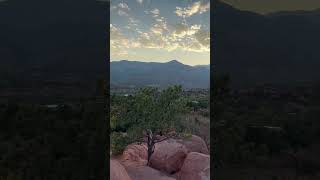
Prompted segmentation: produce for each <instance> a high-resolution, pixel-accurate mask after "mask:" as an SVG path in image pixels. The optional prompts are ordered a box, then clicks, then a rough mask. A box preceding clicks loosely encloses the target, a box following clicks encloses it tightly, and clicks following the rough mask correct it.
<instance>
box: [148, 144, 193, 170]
mask: <svg viewBox="0 0 320 180" xmlns="http://www.w3.org/2000/svg"><path fill="white" fill-rule="evenodd" d="M187 153H188V150H187V148H186V147H185V146H184V145H183V144H181V143H178V142H177V141H176V140H174V139H168V140H166V141H163V142H160V143H157V144H156V145H155V150H154V153H153V154H152V156H151V160H150V166H151V167H153V168H155V169H158V170H160V171H163V172H166V173H169V174H173V173H176V172H177V171H179V170H180V168H181V166H182V164H183V161H184V159H185V158H186V156H187Z"/></svg>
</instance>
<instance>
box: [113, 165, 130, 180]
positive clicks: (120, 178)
mask: <svg viewBox="0 0 320 180" xmlns="http://www.w3.org/2000/svg"><path fill="white" fill-rule="evenodd" d="M110 180H131V178H130V177H129V175H128V173H127V171H126V169H125V168H124V167H123V166H122V165H121V164H120V163H119V162H118V161H115V160H110Z"/></svg>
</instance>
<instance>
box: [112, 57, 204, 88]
mask: <svg viewBox="0 0 320 180" xmlns="http://www.w3.org/2000/svg"><path fill="white" fill-rule="evenodd" d="M208 67H209V66H189V65H185V64H182V63H181V62H179V61H178V60H172V61H169V62H166V63H158V62H140V61H127V60H122V61H112V62H111V63H110V75H111V86H116V85H121V86H123V85H127V86H138V87H139V86H140V87H141V86H150V85H153V86H160V87H166V86H170V85H177V84H179V85H182V86H183V87H184V88H209V86H210V68H208Z"/></svg>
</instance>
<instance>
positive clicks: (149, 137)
mask: <svg viewBox="0 0 320 180" xmlns="http://www.w3.org/2000/svg"><path fill="white" fill-rule="evenodd" d="M154 145H155V139H154V136H153V134H152V131H151V130H148V131H147V146H148V163H147V165H148V166H149V165H150V159H151V155H152V154H153V152H154Z"/></svg>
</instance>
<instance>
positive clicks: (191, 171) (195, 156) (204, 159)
mask: <svg viewBox="0 0 320 180" xmlns="http://www.w3.org/2000/svg"><path fill="white" fill-rule="evenodd" d="M177 179H178V180H210V156H209V155H206V154H201V153H197V152H191V153H189V154H188V156H187V157H186V159H185V161H184V163H183V166H182V167H181V170H180V172H179V174H178V176H177Z"/></svg>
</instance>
